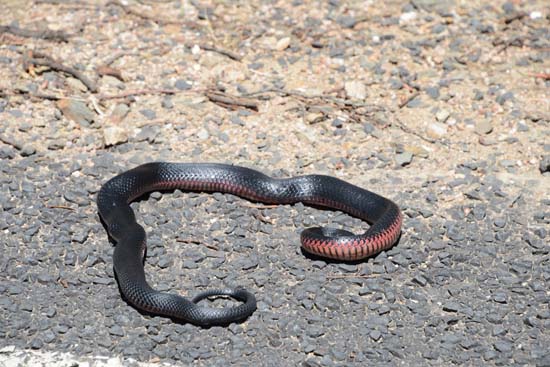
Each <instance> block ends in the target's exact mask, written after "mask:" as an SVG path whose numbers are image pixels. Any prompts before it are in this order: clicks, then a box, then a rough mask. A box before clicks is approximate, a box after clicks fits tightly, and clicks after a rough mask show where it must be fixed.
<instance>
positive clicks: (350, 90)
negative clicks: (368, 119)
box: [344, 80, 367, 100]
mask: <svg viewBox="0 0 550 367" xmlns="http://www.w3.org/2000/svg"><path fill="white" fill-rule="evenodd" d="M344 89H345V91H346V95H347V96H348V97H349V98H353V99H361V100H363V99H365V98H367V88H366V86H365V83H363V82H361V81H359V80H351V81H348V82H346V83H345V84H344Z"/></svg>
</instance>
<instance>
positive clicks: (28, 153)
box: [19, 144, 36, 157]
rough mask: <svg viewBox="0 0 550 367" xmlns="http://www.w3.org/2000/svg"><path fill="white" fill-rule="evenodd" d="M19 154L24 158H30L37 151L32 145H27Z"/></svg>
mask: <svg viewBox="0 0 550 367" xmlns="http://www.w3.org/2000/svg"><path fill="white" fill-rule="evenodd" d="M19 153H20V154H21V156H22V157H28V156H31V155H33V154H34V153H36V149H35V148H34V147H33V146H31V145H28V144H25V145H23V147H22V148H21V151H20V152H19Z"/></svg>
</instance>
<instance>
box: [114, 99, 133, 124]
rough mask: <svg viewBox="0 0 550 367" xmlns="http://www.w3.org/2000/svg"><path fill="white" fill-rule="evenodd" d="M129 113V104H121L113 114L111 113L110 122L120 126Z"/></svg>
mask: <svg viewBox="0 0 550 367" xmlns="http://www.w3.org/2000/svg"><path fill="white" fill-rule="evenodd" d="M129 111H130V107H129V106H128V105H127V104H125V103H119V104H117V105H116V106H115V108H114V109H113V112H111V115H110V116H109V121H110V122H112V123H114V124H118V123H120V122H121V121H122V120H123V119H124V118H125V117H126V115H127V114H128V112H129Z"/></svg>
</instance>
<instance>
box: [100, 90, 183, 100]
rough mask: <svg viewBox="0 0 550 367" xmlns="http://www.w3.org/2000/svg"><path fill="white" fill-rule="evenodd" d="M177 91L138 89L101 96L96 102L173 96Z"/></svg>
mask: <svg viewBox="0 0 550 367" xmlns="http://www.w3.org/2000/svg"><path fill="white" fill-rule="evenodd" d="M175 93H177V90H174V89H138V90H129V91H127V92H124V93H120V94H111V95H109V94H101V95H99V96H98V98H97V99H98V100H100V101H104V100H108V99H120V98H127V97H135V96H143V95H146V94H175Z"/></svg>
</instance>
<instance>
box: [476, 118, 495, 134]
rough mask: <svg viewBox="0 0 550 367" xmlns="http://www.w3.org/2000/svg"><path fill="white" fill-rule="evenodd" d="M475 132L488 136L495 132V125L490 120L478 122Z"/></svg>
mask: <svg viewBox="0 0 550 367" xmlns="http://www.w3.org/2000/svg"><path fill="white" fill-rule="evenodd" d="M475 131H476V133H478V134H479V135H486V134H489V133H490V132H491V131H493V125H492V124H491V121H489V120H481V121H478V122H476V127H475Z"/></svg>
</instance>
